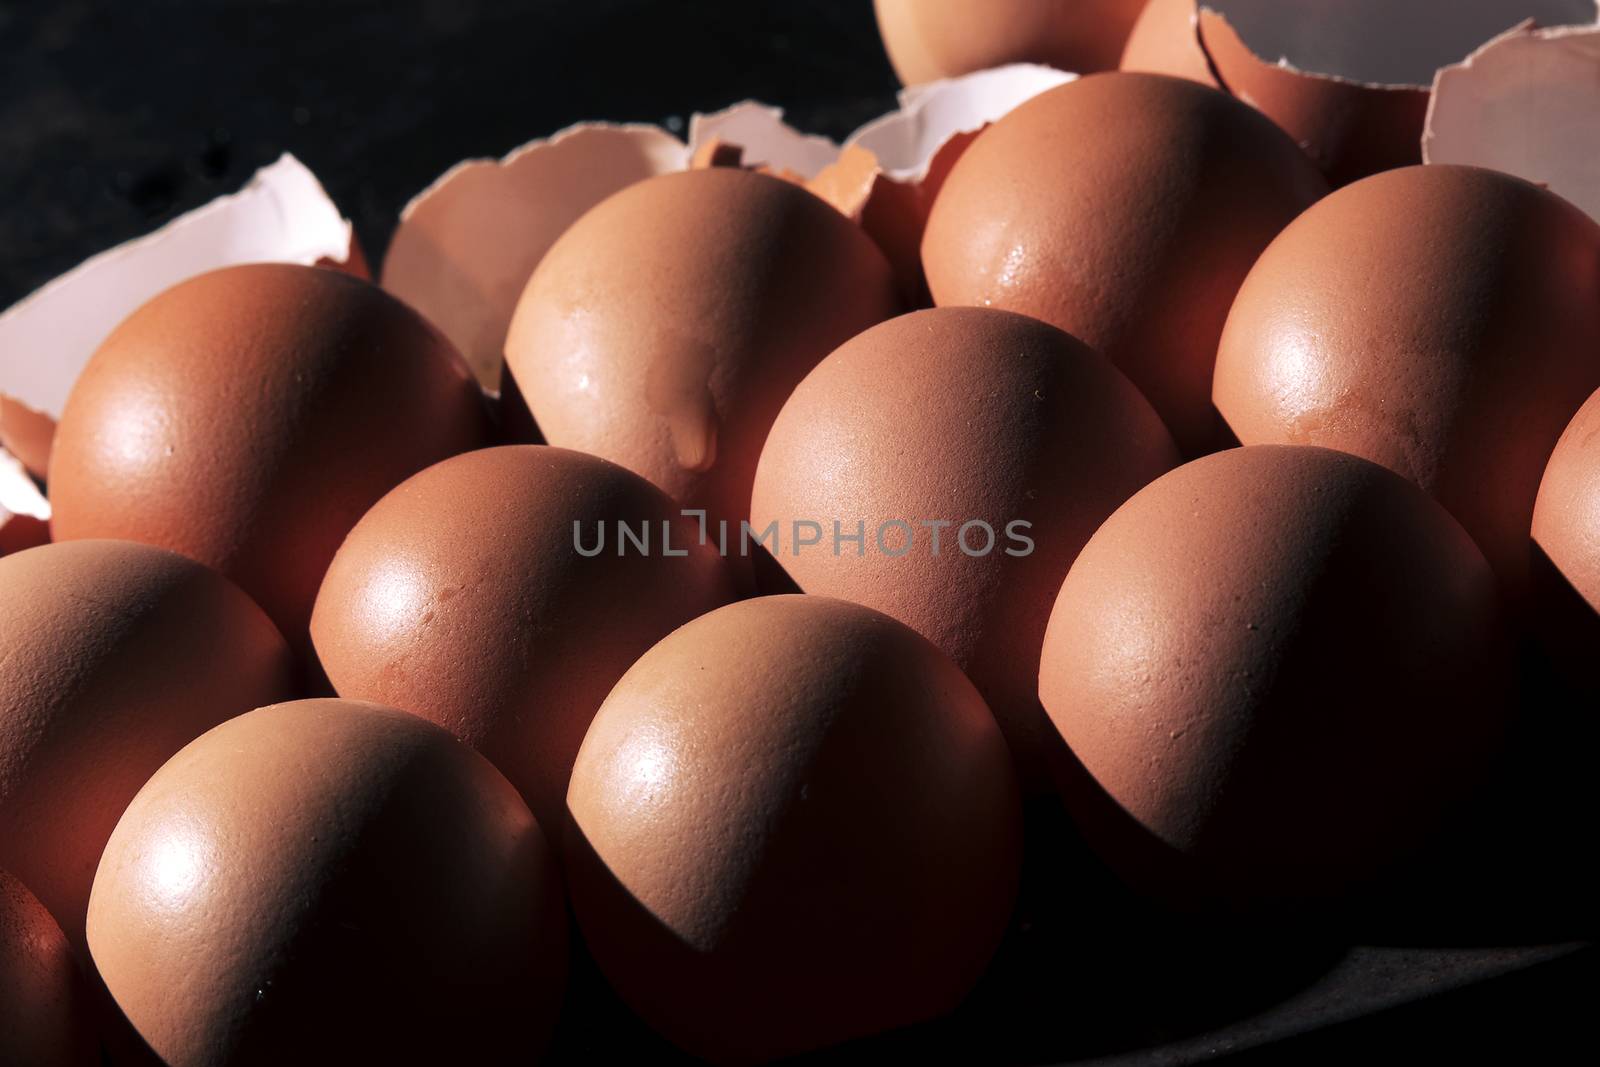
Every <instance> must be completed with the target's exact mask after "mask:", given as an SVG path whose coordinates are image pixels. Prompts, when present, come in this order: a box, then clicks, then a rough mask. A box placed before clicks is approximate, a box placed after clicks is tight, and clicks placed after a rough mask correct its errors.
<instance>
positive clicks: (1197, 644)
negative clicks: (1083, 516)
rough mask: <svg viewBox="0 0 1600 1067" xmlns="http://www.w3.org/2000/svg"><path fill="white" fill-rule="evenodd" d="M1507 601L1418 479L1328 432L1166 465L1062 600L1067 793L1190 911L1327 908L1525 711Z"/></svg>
mask: <svg viewBox="0 0 1600 1067" xmlns="http://www.w3.org/2000/svg"><path fill="white" fill-rule="evenodd" d="M1502 622H1503V620H1502V615H1501V607H1500V601H1499V598H1498V595H1497V591H1496V588H1495V582H1494V578H1493V575H1492V573H1491V572H1490V570H1489V567H1488V565H1487V563H1486V562H1485V560H1484V558H1483V556H1482V554H1481V553H1480V552H1479V551H1478V549H1477V548H1476V546H1475V545H1474V544H1473V543H1472V541H1471V539H1470V538H1469V537H1468V536H1467V534H1466V533H1465V531H1463V530H1462V529H1461V527H1460V525H1459V524H1457V523H1456V522H1455V520H1453V519H1452V518H1451V517H1450V516H1449V515H1448V514H1447V513H1446V512H1445V511H1444V509H1442V508H1440V507H1439V506H1438V504H1436V503H1435V502H1434V501H1432V500H1430V499H1429V498H1428V496H1427V495H1426V494H1425V493H1423V492H1422V491H1421V490H1420V489H1418V488H1417V487H1416V486H1415V485H1414V484H1412V483H1410V482H1408V481H1406V480H1405V479H1403V478H1401V477H1399V476H1398V475H1396V474H1394V473H1393V472H1391V471H1388V470H1385V469H1384V468H1382V467H1380V466H1378V465H1377V464H1374V463H1371V462H1368V461H1367V460H1363V459H1360V458H1358V457H1355V456H1351V455H1348V454H1346V453H1342V452H1335V451H1333V450H1331V449H1323V448H1308V447H1296V446H1281V445H1266V446H1255V447H1247V448H1238V449H1231V450H1228V451H1224V452H1219V453H1216V454H1214V455H1211V456H1208V457H1205V458H1203V459H1199V460H1196V461H1194V462H1192V463H1189V464H1187V465H1185V466H1183V467H1180V468H1178V469H1177V470H1175V471H1173V472H1172V473H1170V474H1168V475H1166V476H1164V477H1162V478H1160V479H1157V480H1156V481H1155V482H1153V483H1151V484H1150V485H1149V486H1147V487H1146V488H1145V489H1144V490H1142V491H1141V492H1139V493H1138V494H1136V495H1135V496H1134V497H1133V498H1132V499H1131V500H1129V501H1128V502H1127V503H1126V504H1124V505H1123V506H1122V507H1121V508H1120V509H1118V511H1117V512H1116V513H1115V514H1113V515H1112V516H1111V518H1109V519H1108V520H1106V523H1105V524H1104V525H1103V526H1101V527H1100V529H1099V530H1098V531H1097V532H1096V533H1095V535H1094V537H1093V538H1091V539H1090V541H1089V543H1088V545H1086V546H1085V547H1084V549H1083V551H1082V552H1081V553H1079V555H1078V558H1077V561H1076V562H1075V563H1074V564H1073V566H1072V570H1071V572H1070V573H1069V574H1068V575H1067V579H1066V581H1065V583H1063V585H1062V587H1061V592H1060V595H1059V597H1058V598H1057V600H1056V603H1055V608H1054V611H1053V613H1052V615H1051V618H1050V625H1049V629H1048V631H1047V633H1046V636H1045V643H1044V655H1043V660H1042V663H1041V667H1040V673H1039V695H1040V699H1041V700H1042V701H1043V703H1044V707H1045V710H1046V711H1047V712H1048V713H1049V715H1050V718H1051V720H1052V721H1053V722H1054V723H1055V725H1056V727H1057V729H1058V730H1059V731H1060V733H1061V737H1062V739H1063V740H1064V741H1065V743H1066V745H1067V747H1068V749H1070V751H1069V752H1066V753H1065V754H1064V756H1063V759H1062V763H1061V766H1060V774H1061V781H1062V790H1063V796H1064V798H1065V801H1066V804H1067V806H1068V810H1069V811H1070V812H1071V813H1072V815H1073V817H1074V819H1075V821H1077V822H1078V824H1079V826H1080V827H1081V828H1082V829H1083V831H1084V833H1085V836H1086V837H1087V839H1088V840H1089V843H1090V844H1091V845H1092V846H1093V847H1094V848H1095V849H1096V850H1097V851H1098V852H1099V853H1100V854H1101V855H1102V856H1103V857H1104V858H1105V859H1106V860H1107V861H1108V862H1109V863H1110V864H1111V865H1112V866H1113V868H1114V869H1116V870H1117V871H1118V872H1119V873H1120V874H1122V875H1123V876H1124V877H1125V878H1127V879H1128V880H1129V881H1130V882H1131V883H1132V884H1133V885H1135V887H1137V888H1139V889H1141V890H1142V891H1144V892H1147V893H1150V894H1152V895H1155V896H1158V897H1161V898H1164V899H1166V900H1168V901H1169V902H1173V903H1177V904H1180V905H1182V906H1195V905H1196V904H1199V905H1217V904H1220V905H1223V906H1227V907H1242V908H1257V907H1280V906H1293V907H1302V906H1307V905H1326V904H1330V903H1332V902H1334V901H1338V900H1339V899H1340V898H1341V897H1342V896H1344V895H1345V894H1347V893H1349V892H1351V891H1353V890H1354V889H1356V888H1357V887H1361V886H1363V885H1365V884H1366V883H1368V882H1369V881H1370V880H1371V879H1373V878H1374V877H1376V876H1377V875H1378V874H1379V873H1380V872H1382V871H1384V870H1385V869H1386V868H1388V867H1389V865H1391V864H1392V863H1394V862H1396V861H1397V860H1399V859H1400V858H1402V857H1405V856H1408V855H1410V854H1412V853H1413V852H1414V851H1415V850H1416V849H1417V848H1418V847H1419V846H1420V845H1421V844H1423V843H1424V842H1425V841H1426V839H1427V837H1428V836H1429V835H1430V834H1431V833H1432V832H1433V831H1434V829H1435V828H1436V827H1437V825H1438V824H1439V823H1440V821H1441V820H1442V819H1443V818H1444V817H1445V816H1446V814H1447V813H1449V812H1450V811H1451V810H1452V809H1453V808H1454V807H1455V806H1457V805H1459V804H1460V803H1461V802H1462V801H1464V800H1465V799H1466V798H1467V797H1468V796H1469V795H1470V794H1471V791H1472V789H1473V788H1474V787H1476V785H1477V784H1478V780H1479V778H1480V777H1481V776H1482V775H1483V773H1484V770H1485V768H1486V766H1487V763H1488V758H1489V754H1490V753H1491V752H1492V750H1493V748H1494V746H1495V745H1496V744H1497V742H1498V740H1499V738H1500V736H1501V733H1502V729H1503V726H1504V724H1505V721H1506V719H1507V717H1508V714H1509V710H1508V709H1509V707H1510V704H1511V696H1510V689H1509V686H1508V681H1509V675H1508V671H1507V666H1508V664H1507V656H1506V643H1505V640H1504V632H1503V626H1502Z"/></svg>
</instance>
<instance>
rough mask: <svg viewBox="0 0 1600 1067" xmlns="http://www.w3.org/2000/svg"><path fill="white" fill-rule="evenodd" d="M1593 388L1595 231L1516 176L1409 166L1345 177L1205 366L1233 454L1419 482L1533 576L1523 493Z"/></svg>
mask: <svg viewBox="0 0 1600 1067" xmlns="http://www.w3.org/2000/svg"><path fill="white" fill-rule="evenodd" d="M1597 387H1600V225H1597V224H1596V223H1595V222H1594V221H1593V220H1591V219H1589V218H1588V217H1587V216H1585V215H1584V214H1583V213H1582V212H1581V211H1579V210H1577V209H1576V208H1574V207H1572V206H1571V205H1570V204H1568V203H1567V202H1566V201H1564V200H1562V199H1560V198H1559V197H1557V196H1555V195H1553V194H1551V193H1547V192H1545V191H1544V190H1542V189H1539V188H1538V187H1537V186H1534V185H1531V184H1529V183H1528V182H1525V181H1522V180H1521V179H1518V178H1512V177H1510V176H1508V175H1504V174H1500V173H1497V172H1494V171H1488V170H1478V169H1475V168H1470V167H1453V166H1425V167H1407V168H1405V169H1402V170H1396V171H1388V172H1386V173H1383V174H1379V175H1375V176H1374V177H1371V178H1368V179H1366V180H1364V181H1361V182H1357V183H1355V184H1354V185H1349V186H1346V187H1345V188H1343V189H1341V190H1339V191H1338V192H1337V193H1335V194H1333V195H1332V196H1330V197H1328V199H1326V200H1324V201H1323V202H1322V203H1320V204H1318V205H1317V206H1316V207H1315V208H1313V209H1312V210H1311V211H1308V212H1307V213H1306V214H1305V215H1303V216H1302V217H1301V218H1300V219H1298V220H1297V221H1296V222H1295V223H1294V224H1293V225H1292V226H1290V227H1289V228H1288V229H1287V230H1285V231H1284V233H1283V235H1282V236H1281V237H1280V238H1278V240H1276V241H1274V242H1273V243H1272V246H1271V247H1270V248H1268V249H1267V250H1266V252H1265V253H1264V254H1263V255H1262V256H1261V260H1260V262H1258V263H1257V264H1256V266H1255V268H1254V269H1253V270H1252V271H1251V272H1250V277H1249V278H1248V279H1247V280H1246V282H1245V284H1244V286H1243V288H1242V289H1241V290H1240V292H1239V298H1238V300H1237V301H1236V302H1235V304H1234V307H1233V311H1232V313H1231V314H1230V316H1229V318H1228V324H1227V329H1226V331H1225V332H1224V333H1223V336H1222V343H1221V347H1220V349H1219V352H1218V355H1217V369H1216V383H1215V396H1216V403H1217V407H1218V409H1219V410H1220V411H1221V412H1222V414H1223V416H1224V418H1225V419H1226V420H1227V423H1228V425H1229V426H1230V427H1232V429H1233V432H1234V433H1235V434H1237V435H1238V439H1239V440H1240V441H1242V442H1244V443H1245V444H1259V443H1290V444H1313V445H1326V446H1328V447H1330V448H1338V449H1342V450H1344V451H1346V452H1353V453H1355V454H1356V455H1359V456H1365V457H1366V458H1368V459H1371V460H1375V461H1377V462H1379V463H1382V464H1383V465H1385V466H1387V467H1390V468H1392V469H1393V470H1396V471H1398V472H1400V473H1401V474H1404V475H1405V476H1406V477H1408V478H1411V479H1413V480H1414V481H1416V482H1417V483H1418V484H1420V485H1421V486H1422V487H1423V488H1424V489H1426V490H1428V492H1430V493H1432V494H1433V495H1434V496H1435V497H1436V498H1437V499H1438V500H1439V501H1440V502H1441V503H1443V504H1444V506H1445V507H1446V508H1448V509H1449V510H1450V511H1451V513H1452V514H1454V515H1455V517H1456V518H1457V519H1459V520H1460V521H1461V524H1462V525H1463V526H1465V527H1466V528H1467V532H1468V533H1470V534H1472V536H1473V537H1474V538H1476V539H1477V542H1478V545H1479V547H1481V548H1482V549H1483V551H1484V554H1485V555H1486V556H1488V558H1489V562H1490V563H1491V564H1492V565H1493V566H1494V568H1495V571H1496V573H1497V574H1498V575H1499V576H1500V579H1501V581H1502V583H1503V584H1504V587H1505V589H1506V591H1507V592H1508V593H1510V594H1511V595H1512V597H1513V598H1514V599H1516V600H1521V599H1522V598H1523V597H1524V596H1525V593H1526V587H1527V583H1528V564H1529V539H1528V530H1529V526H1530V523H1531V520H1532V516H1533V503H1534V497H1535V495H1536V494H1537V492H1538V488H1539V478H1540V476H1541V474H1542V473H1543V471H1544V466H1545V461H1546V460H1547V459H1549V457H1550V452H1551V450H1552V449H1553V448H1554V447H1555V443H1556V439H1557V438H1558V437H1559V436H1560V435H1561V431H1562V429H1563V428H1564V427H1565V426H1566V425H1567V420H1568V419H1570V418H1571V417H1572V414H1573V412H1575V411H1577V410H1578V407H1579V406H1580V405H1581V404H1582V403H1583V401H1584V399H1585V398H1587V397H1588V396H1589V394H1590V393H1592V392H1594V390H1595V389H1596V388H1597Z"/></svg>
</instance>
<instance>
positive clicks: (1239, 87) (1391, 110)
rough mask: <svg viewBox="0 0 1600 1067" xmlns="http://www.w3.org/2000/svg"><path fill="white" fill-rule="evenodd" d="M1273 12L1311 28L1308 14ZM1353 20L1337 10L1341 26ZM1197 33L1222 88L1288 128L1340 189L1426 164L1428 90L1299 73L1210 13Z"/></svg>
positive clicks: (1205, 10) (1287, 9)
mask: <svg viewBox="0 0 1600 1067" xmlns="http://www.w3.org/2000/svg"><path fill="white" fill-rule="evenodd" d="M1385 6H1386V7H1387V8H1389V9H1390V10H1391V11H1392V10H1393V8H1394V5H1393V4H1386V5H1385ZM1274 11H1275V13H1276V14H1277V16H1278V17H1279V18H1282V19H1283V20H1284V21H1285V22H1289V21H1291V20H1292V21H1294V22H1295V23H1297V24H1298V25H1299V26H1300V27H1301V28H1303V27H1304V26H1305V23H1306V22H1307V21H1308V20H1307V16H1306V13H1305V12H1304V11H1302V10H1299V9H1295V8H1292V7H1291V6H1289V5H1283V4H1279V5H1278V6H1277V7H1276V8H1275V9H1274ZM1348 17H1350V16H1349V15H1348V14H1347V12H1346V11H1344V10H1343V8H1339V9H1338V18H1339V19H1340V20H1344V19H1346V18H1348ZM1311 21H1314V19H1313V20H1311ZM1274 28H1275V29H1278V28H1280V27H1274ZM1282 30H1283V32H1289V31H1288V28H1287V27H1283V28H1282ZM1317 30H1318V32H1319V33H1323V34H1333V35H1337V33H1338V28H1337V26H1330V25H1319V26H1317ZM1198 32H1199V40H1200V47H1201V48H1202V49H1203V50H1204V51H1205V53H1206V56H1207V58H1208V59H1209V60H1210V63H1211V67H1212V69H1213V70H1214V71H1215V72H1216V75H1217V78H1218V79H1219V80H1220V82H1221V85H1222V87H1223V88H1224V89H1225V90H1226V91H1227V92H1229V93H1231V94H1232V95H1233V96H1235V97H1237V98H1238V99H1240V100H1242V101H1244V102H1245V103H1247V104H1249V105H1251V106H1252V107H1255V108H1257V109H1259V110H1260V111H1261V112H1262V113H1263V114H1265V115H1266V116H1267V117H1268V118H1270V119H1272V121H1274V122H1276V123H1277V124H1278V125H1279V126H1281V127H1283V129H1284V130H1285V131H1287V132H1288V134H1289V135H1290V136H1291V137H1293V138H1294V139H1295V141H1296V142H1297V143H1299V145H1300V147H1301V148H1303V149H1305V151H1306V154H1307V155H1309V156H1310V157H1311V159H1312V162H1314V163H1316V165H1317V166H1318V167H1319V168H1321V169H1322V171H1323V173H1324V174H1326V175H1327V176H1328V180H1329V181H1330V182H1332V183H1333V184H1334V185H1344V184H1345V183H1347V182H1351V181H1354V180H1355V179H1357V178H1364V177H1366V176H1367V175H1368V174H1375V173H1377V172H1378V171H1380V170H1389V169H1391V168H1393V167H1403V166H1406V165H1408V164H1412V163H1418V162H1420V161H1421V147H1420V139H1421V136H1422V122H1423V117H1424V116H1425V115H1426V113H1427V110H1428V90H1427V88H1426V83H1424V84H1422V85H1407V84H1402V85H1373V84H1368V83H1365V82H1358V81H1352V80H1350V79H1349V78H1343V77H1337V76H1334V75H1331V74H1321V73H1314V72H1311V71H1305V70H1300V69H1297V68H1296V67H1295V66H1294V65H1293V64H1292V63H1291V62H1290V60H1289V59H1288V58H1287V57H1283V58H1279V57H1277V56H1275V55H1272V54H1271V53H1270V52H1267V53H1259V54H1258V50H1257V49H1252V47H1251V46H1250V45H1249V44H1247V43H1246V42H1245V41H1244V40H1243V39H1242V38H1241V37H1240V35H1239V31H1238V30H1237V29H1236V28H1235V27H1234V25H1233V24H1232V23H1231V22H1229V21H1228V17H1227V16H1226V15H1225V14H1223V13H1221V12H1219V11H1217V10H1214V9H1213V8H1212V7H1210V6H1209V5H1203V6H1202V7H1201V9H1200V15H1199V30H1198ZM1262 39H1263V40H1273V39H1274V38H1273V37H1272V36H1270V35H1264V36H1263V38H1262ZM1371 39H1372V38H1370V37H1364V38H1362V40H1363V41H1370V40H1371ZM1260 47H1261V46H1257V48H1258V49H1259V48H1260Z"/></svg>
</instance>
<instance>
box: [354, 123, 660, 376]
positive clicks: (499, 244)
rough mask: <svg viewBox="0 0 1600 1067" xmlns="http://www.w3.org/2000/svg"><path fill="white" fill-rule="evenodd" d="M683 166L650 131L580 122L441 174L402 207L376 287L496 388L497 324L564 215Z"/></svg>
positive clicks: (501, 328) (500, 334) (501, 335)
mask: <svg viewBox="0 0 1600 1067" xmlns="http://www.w3.org/2000/svg"><path fill="white" fill-rule="evenodd" d="M687 163H688V154H687V149H686V148H685V147H684V144H683V142H682V141H680V140H678V138H676V137H674V136H672V135H671V134H670V133H667V132H666V131H665V130H662V129H659V128H657V127H655V126H643V125H629V126H611V125H603V124H593V123H585V124H582V125H578V126H572V127H569V128H567V129H565V130H562V131H561V132H560V133H557V134H555V135H554V136H552V137H549V138H545V139H542V140H537V141H530V142H529V143H527V144H525V145H523V146H522V147H520V148H518V149H515V150H514V151H512V152H510V153H508V154H507V155H506V156H504V157H503V158H501V159H499V160H490V159H472V160H466V161H464V162H462V163H458V164H457V165H456V166H454V167H452V168H451V169H450V170H448V171H446V172H445V173H444V174H443V175H442V176H440V178H439V179H438V180H437V181H435V182H434V183H433V184H432V185H431V186H429V187H428V188H427V189H425V190H423V191H422V192H421V193H419V194H417V196H415V197H414V198H413V199H412V200H411V202H410V203H408V204H407V205H406V207H405V210H404V211H402V212H401V215H400V224H399V226H398V227H397V228H396V229H395V232H394V237H393V239H392V240H391V241H390V243H389V250H388V252H387V253H386V254H385V256H384V261H383V287H384V288H385V289H387V290H388V291H389V292H391V293H393V294H394V295H396V296H398V297H399V298H400V299H402V300H404V301H405V302H406V303H408V304H410V305H411V306H412V307H414V308H416V309H417V310H418V311H420V312H421V313H422V314H423V315H424V316H426V317H427V318H428V319H429V320H430V321H431V322H433V324H434V325H435V326H437V327H438V328H439V330H440V331H441V332H442V333H443V334H444V335H445V336H446V337H448V338H449V339H450V340H451V342H453V343H454V344H455V346H456V347H457V348H458V349H459V350H460V351H461V353H462V355H463V356H464V357H465V358H466V360H467V363H468V365H469V366H471V367H472V370H473V373H474V374H475V375H476V376H477V378H478V381H479V382H480V383H481V384H482V385H483V387H484V388H485V389H490V390H493V389H497V388H498V387H499V384H500V368H501V365H502V363H503V360H504V350H505V339H506V327H507V325H508V324H509V323H510V321H511V313H512V311H513V310H514V309H515V308H516V305H517V298H518V297H519V296H520V295H521V294H522V288H523V286H524V285H526V284H527V281H528V275H530V274H532V273H533V268H534V267H535V266H537V265H538V263H539V260H540V259H541V258H542V257H543V256H544V253H545V252H546V251H547V250H548V249H549V247H550V246H551V245H552V244H553V243H554V242H555V240H556V238H557V237H559V236H561V233H562V231H564V230H565V229H566V228H567V227H568V226H570V225H571V224H572V222H573V220H574V219H576V218H578V217H579V216H580V215H582V214H583V213H584V212H585V211H587V210H589V208H591V207H593V206H594V205H595V204H597V203H599V202H600V201H601V200H604V199H605V198H606V197H607V196H610V195H611V194H612V193H614V192H616V191H617V190H619V189H622V188H624V187H625V186H628V185H632V184H633V183H634V182H636V181H641V180H643V179H645V178H648V177H650V176H652V175H655V174H662V173H665V172H667V171H674V170H682V169H683V168H684V167H685V166H686V165H687Z"/></svg>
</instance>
